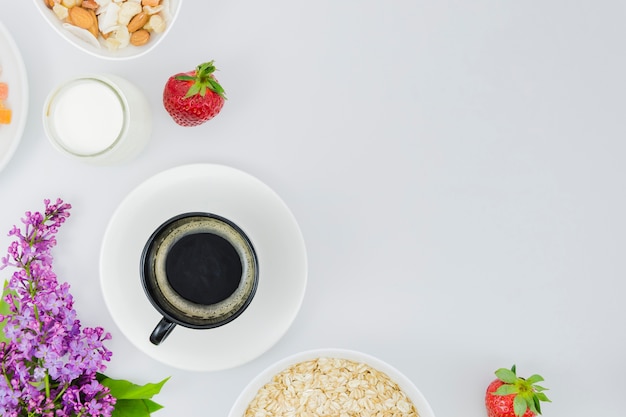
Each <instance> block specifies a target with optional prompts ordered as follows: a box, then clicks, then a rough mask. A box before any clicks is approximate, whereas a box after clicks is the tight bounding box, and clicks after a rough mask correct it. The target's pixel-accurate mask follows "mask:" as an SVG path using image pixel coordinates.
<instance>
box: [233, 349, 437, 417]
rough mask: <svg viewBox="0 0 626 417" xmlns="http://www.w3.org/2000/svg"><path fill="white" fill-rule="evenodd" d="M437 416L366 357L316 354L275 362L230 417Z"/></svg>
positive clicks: (403, 381)
mask: <svg viewBox="0 0 626 417" xmlns="http://www.w3.org/2000/svg"><path fill="white" fill-rule="evenodd" d="M307 415H311V416H356V415H358V416H377V415H381V416H382V415H384V416H394V417H435V414H434V413H433V411H432V409H431V407H430V405H429V404H428V402H427V401H426V398H424V396H423V395H422V393H421V392H420V391H419V390H418V389H417V387H416V386H415V385H414V384H413V383H412V382H411V380H409V379H408V378H407V377H406V376H404V375H403V374H402V373H400V371H398V370H397V369H395V368H394V367H392V366H391V365H389V364H387V363H385V362H383V361H382V360H380V359H377V358H375V357H373V356H370V355H367V354H365V353H361V352H357V351H353V350H344V349H318V350H310V351H305V352H301V353H298V354H295V355H293V356H290V357H287V358H285V359H283V360H280V361H278V362H276V363H275V364H273V365H271V366H270V367H268V368H267V369H265V370H264V371H263V372H262V373H261V374H259V375H258V376H257V377H256V378H254V379H253V380H252V381H251V382H250V383H249V384H248V385H247V386H246V388H245V389H244V390H243V392H242V393H241V394H240V395H239V397H238V398H237V400H236V402H235V404H234V405H233V407H232V409H231V411H230V414H229V417H258V416H264V417H279V416H307Z"/></svg>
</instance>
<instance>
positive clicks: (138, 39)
mask: <svg viewBox="0 0 626 417" xmlns="http://www.w3.org/2000/svg"><path fill="white" fill-rule="evenodd" d="M149 40H150V32H148V31H147V30H145V29H139V30H138V31H136V32H133V34H132V35H130V43H131V44H132V45H135V46H141V45H145V44H146V43H148V41H149Z"/></svg>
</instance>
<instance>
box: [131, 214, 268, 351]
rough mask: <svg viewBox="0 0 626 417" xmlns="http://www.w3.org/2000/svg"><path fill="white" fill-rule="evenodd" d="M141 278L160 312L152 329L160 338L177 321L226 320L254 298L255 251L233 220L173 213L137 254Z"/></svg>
mask: <svg viewBox="0 0 626 417" xmlns="http://www.w3.org/2000/svg"><path fill="white" fill-rule="evenodd" d="M140 272H141V282H142V285H143V288H144V291H145V293H146V296H147V297H148V299H149V300H150V302H151V303H152V305H153V306H154V308H156V309H157V310H158V311H159V312H160V313H161V315H162V316H163V318H162V319H161V320H160V321H159V323H158V324H157V325H156V327H155V328H154V330H153V331H152V333H151V334H150V342H152V343H153V344H155V345H159V344H160V343H162V342H163V341H164V340H165V338H167V336H168V335H169V334H170V333H171V331H172V330H173V329H174V327H175V326H176V325H181V326H185V327H188V328H192V329H211V328H215V327H219V326H223V325H224V324H227V323H229V322H231V321H233V320H234V319H236V318H237V317H239V315H241V313H243V311H244V310H245V309H246V308H247V307H248V305H249V304H250V302H251V301H252V299H253V297H254V294H255V292H256V288H257V284H258V280H259V268H258V260H257V255H256V252H255V250H254V247H253V246H252V242H251V241H250V239H249V238H248V236H247V235H246V234H245V233H244V232H243V230H241V228H239V227H238V226H237V225H236V224H235V223H233V222H231V221H230V220H228V219H226V218H224V217H221V216H218V215H215V214H211V213H200V212H192V213H184V214H180V215H178V216H175V217H173V218H171V219H169V220H167V221H166V222H164V223H163V224H162V225H161V226H159V227H158V228H157V229H156V230H155V231H154V233H152V235H151V236H150V237H149V239H148V241H147V242H146V245H145V247H144V250H143V252H142V254H141V263H140Z"/></svg>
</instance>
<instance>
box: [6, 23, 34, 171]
mask: <svg viewBox="0 0 626 417" xmlns="http://www.w3.org/2000/svg"><path fill="white" fill-rule="evenodd" d="M0 68H2V71H1V72H0V81H2V82H5V83H7V84H8V85H9V97H8V98H7V100H6V106H7V107H9V108H10V109H11V110H12V112H13V116H12V120H11V123H10V124H8V125H0V171H2V169H3V168H4V166H5V165H6V164H7V163H8V162H9V161H10V160H11V157H12V156H13V154H14V153H15V150H16V149H17V146H18V145H19V143H20V141H21V140H22V134H23V133H24V127H25V126H26V118H27V116H28V78H27V76H26V67H25V66H24V61H23V59H22V55H21V54H20V50H19V49H18V47H17V45H16V44H15V41H14V40H13V38H12V37H11V34H10V33H9V31H8V30H7V29H6V27H5V26H4V25H3V24H2V22H0Z"/></svg>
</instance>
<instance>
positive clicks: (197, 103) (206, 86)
mask: <svg viewBox="0 0 626 417" xmlns="http://www.w3.org/2000/svg"><path fill="white" fill-rule="evenodd" d="M213 72H215V66H214V65H213V61H210V62H205V63H204V64H200V65H198V66H197V67H196V69H195V70H193V71H189V72H185V73H179V74H176V75H173V76H171V77H170V78H169V79H168V80H167V83H166V84H165V89H164V90H163V105H164V106H165V110H167V112H168V113H169V114H170V116H172V118H173V119H174V121H175V122H176V123H178V124H179V125H181V126H198V125H200V124H202V123H204V122H207V121H208V120H210V119H212V118H213V117H215V116H216V115H217V114H218V113H219V112H220V110H222V107H223V106H224V101H225V100H226V97H225V96H224V89H223V88H222V86H221V85H220V84H219V83H218V82H217V79H216V78H215V76H214V75H213Z"/></svg>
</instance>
